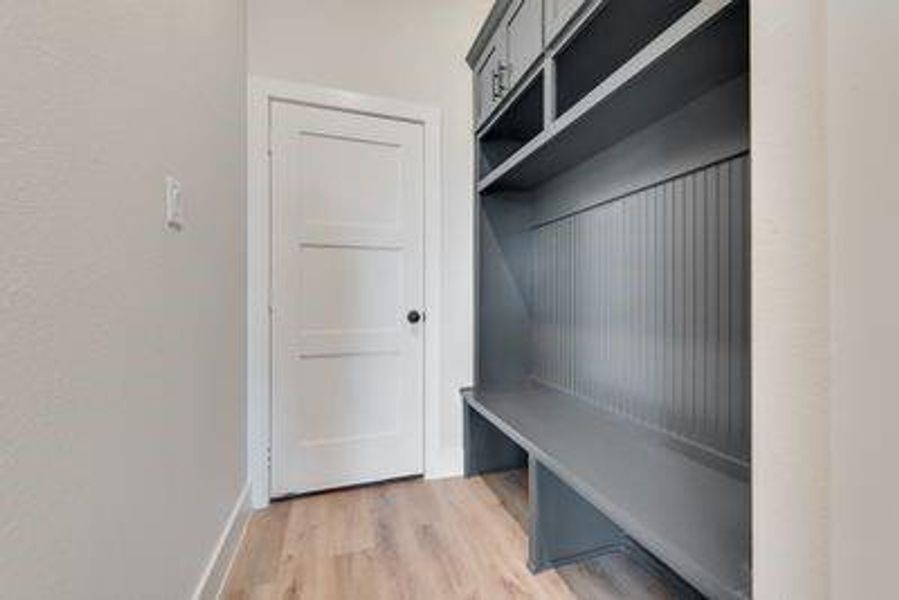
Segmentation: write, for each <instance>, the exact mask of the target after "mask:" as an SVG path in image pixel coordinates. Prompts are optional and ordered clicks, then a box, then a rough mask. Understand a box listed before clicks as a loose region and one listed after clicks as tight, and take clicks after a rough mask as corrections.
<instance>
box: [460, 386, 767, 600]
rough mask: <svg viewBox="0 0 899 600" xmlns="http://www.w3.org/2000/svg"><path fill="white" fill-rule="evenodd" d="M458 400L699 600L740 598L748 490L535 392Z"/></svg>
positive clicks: (583, 407) (577, 403)
mask: <svg viewBox="0 0 899 600" xmlns="http://www.w3.org/2000/svg"><path fill="white" fill-rule="evenodd" d="M463 397H464V398H465V401H466V403H467V405H468V406H469V407H471V408H472V409H474V410H475V411H477V412H478V413H480V414H481V415H482V416H483V417H484V418H485V419H486V420H488V421H490V422H491V423H493V425H494V426H496V427H497V429H499V430H501V431H502V432H503V433H504V434H505V435H508V436H509V437H510V438H511V439H512V440H513V441H514V442H515V443H516V444H518V445H520V446H521V447H522V448H524V449H525V450H527V451H528V453H529V454H530V456H531V458H532V460H536V461H538V462H539V463H540V464H541V465H543V466H545V467H546V468H547V469H549V470H550V471H552V473H553V474H554V476H555V477H557V478H558V479H559V480H561V481H562V482H563V483H564V484H565V485H568V486H570V487H571V488H572V489H573V490H574V491H576V492H577V493H578V494H579V495H580V496H581V497H582V498H584V499H585V500H586V501H587V502H589V503H590V504H592V505H593V506H595V507H596V508H598V509H599V510H600V511H601V512H602V513H603V514H604V515H605V516H606V517H608V518H609V519H610V520H611V521H612V522H613V523H615V524H616V525H617V526H618V527H620V528H621V529H623V530H624V531H625V532H626V533H627V534H628V535H629V536H631V537H632V538H634V539H635V540H636V541H637V542H638V543H640V544H641V545H643V546H644V547H645V548H646V549H647V550H649V551H650V552H651V553H653V554H654V555H655V556H657V557H659V558H660V559H661V560H662V561H664V562H665V563H667V564H668V565H670V566H671V567H672V568H673V569H674V570H675V571H676V572H677V573H678V574H679V575H681V576H683V577H684V579H686V580H687V581H688V582H690V583H691V584H692V585H694V586H696V588H697V589H699V590H700V591H701V592H703V593H704V594H706V595H707V596H708V597H711V598H734V599H736V598H747V597H748V596H749V585H750V567H749V556H750V517H751V515H750V487H749V483H748V482H746V481H744V480H742V479H740V478H737V477H734V476H732V475H729V474H727V473H726V472H724V471H722V470H720V469H719V468H717V467H715V466H712V465H709V464H707V463H705V462H703V461H698V460H693V459H692V458H690V457H688V456H686V455H685V454H683V453H682V452H679V451H677V450H675V449H672V447H671V445H670V444H667V443H665V442H664V440H662V439H660V438H659V437H658V436H654V435H652V434H650V433H648V432H646V430H645V429H643V428H641V427H638V426H635V425H632V424H629V423H630V421H628V420H627V419H621V418H618V417H615V416H613V415H612V414H611V413H608V412H606V411H602V410H598V409H596V408H595V407H594V406H591V405H590V404H588V403H586V402H583V401H582V400H580V399H578V398H575V397H573V396H571V395H568V394H563V393H561V392H558V391H555V390H552V389H549V388H545V387H542V386H539V385H538V386H531V387H523V388H521V389H519V390H516V391H514V392H505V393H494V392H488V391H485V390H463ZM538 508H539V506H538ZM601 539H602V538H600V539H599V540H597V541H601Z"/></svg>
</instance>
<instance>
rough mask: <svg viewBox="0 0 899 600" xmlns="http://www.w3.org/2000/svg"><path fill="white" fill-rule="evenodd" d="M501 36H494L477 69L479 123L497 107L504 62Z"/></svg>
mask: <svg viewBox="0 0 899 600" xmlns="http://www.w3.org/2000/svg"><path fill="white" fill-rule="evenodd" d="M498 38H499V36H498V35H496V36H494V41H493V42H492V43H491V44H490V45H488V46H487V49H486V50H484V54H483V56H482V58H481V62H480V63H479V64H478V66H477V67H476V68H475V73H476V81H477V98H478V104H477V107H478V122H481V121H483V120H484V119H486V118H487V117H488V116H489V115H490V112H491V111H492V110H493V107H494V106H496V103H497V100H498V97H497V91H498V90H497V87H496V86H497V77H498V76H499V66H500V62H501V60H502V56H501V53H502V48H501V45H500V43H499V41H498Z"/></svg>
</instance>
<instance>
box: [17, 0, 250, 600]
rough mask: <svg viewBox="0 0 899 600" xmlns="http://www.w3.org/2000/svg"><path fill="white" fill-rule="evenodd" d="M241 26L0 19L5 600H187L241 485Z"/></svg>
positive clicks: (195, 15)
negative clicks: (167, 212)
mask: <svg viewBox="0 0 899 600" xmlns="http://www.w3.org/2000/svg"><path fill="white" fill-rule="evenodd" d="M243 13H244V9H243V6H242V2H241V1H240V0H152V1H151V0H133V1H128V2H108V1H103V2H64V1H54V0H48V1H28V2H22V1H16V0H2V1H0V440H2V442H0V481H2V484H0V596H2V597H3V598H10V599H12V598H15V599H16V600H28V599H36V600H46V599H49V598H60V599H61V598H66V599H82V598H83V599H91V600H96V599H105V598H109V599H120V598H137V599H143V598H148V599H149V598H153V599H160V600H171V599H176V598H185V597H187V596H188V595H189V594H190V593H191V592H192V590H193V588H194V586H195V585H196V584H197V581H198V579H199V577H200V575H201V572H202V570H203V568H204V567H205V564H206V561H207V560H208V559H209V557H210V554H211V553H212V551H213V547H214V545H215V543H216V542H217V540H218V538H219V535H220V534H221V532H222V529H223V527H224V524H225V520H226V518H227V516H228V514H229V512H230V510H231V509H232V507H233V506H234V503H235V501H236V499H237V496H238V494H239V492H240V490H241V488H242V485H243V481H244V474H243V462H244V461H243V457H242V453H243V448H244V446H243V443H242V439H241V438H242V435H243V414H244V406H243V393H242V390H243V364H244V361H243V359H242V353H243V351H242V345H243V335H244V334H243V319H244V317H243V315H244V308H243V303H244V300H243V298H244V293H243V281H244V267H243V248H244V244H243V238H244V233H243V230H244V217H243V214H244V206H243V196H244V194H243V190H244V178H243V169H244V166H243V153H244V140H243V131H242V129H243V125H242V122H243V114H244V78H245V68H244V64H245V58H244V56H245V49H244V45H243V39H244V22H243V20H244V17H243ZM167 174H171V175H174V176H176V177H178V178H179V179H180V181H181V183H182V186H183V193H184V199H185V202H186V213H187V220H188V221H187V227H186V229H185V230H184V231H183V232H182V233H180V234H172V233H169V232H167V231H165V229H164V228H163V214H164V213H163V178H164V176H165V175H167Z"/></svg>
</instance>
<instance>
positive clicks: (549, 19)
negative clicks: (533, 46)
mask: <svg viewBox="0 0 899 600" xmlns="http://www.w3.org/2000/svg"><path fill="white" fill-rule="evenodd" d="M585 1H586V0H544V2H545V16H544V29H543V35H544V37H545V39H546V43H547V44H549V43H551V42H552V41H553V39H554V38H555V37H556V35H558V33H559V32H560V31H562V28H563V27H565V24H566V23H568V20H569V19H570V18H571V17H572V16H573V15H574V13H575V12H577V9H578V8H580V7H581V5H582V4H584V2H585Z"/></svg>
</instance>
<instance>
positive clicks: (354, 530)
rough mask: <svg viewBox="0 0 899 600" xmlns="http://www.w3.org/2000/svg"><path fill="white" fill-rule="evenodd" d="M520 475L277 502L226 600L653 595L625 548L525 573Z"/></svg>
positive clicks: (254, 534) (660, 590)
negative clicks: (612, 552) (595, 557)
mask: <svg viewBox="0 0 899 600" xmlns="http://www.w3.org/2000/svg"><path fill="white" fill-rule="evenodd" d="M526 519H527V488H526V472H510V473H500V474H491V475H487V476H484V477H475V478H471V479H448V480H441V481H427V482H426V481H422V480H410V481H400V482H394V483H387V484H382V485H377V486H371V487H363V488H355V489H350V490H343V491H337V492H331V493H327V494H320V495H315V496H308V497H304V498H298V499H295V500H290V501H284V502H278V503H275V504H273V505H272V506H271V507H270V508H268V509H267V510H265V511H262V512H259V513H258V514H256V515H254V517H253V519H252V521H251V522H250V524H249V527H248V530H247V534H246V537H245V538H244V542H243V545H242V547H241V550H240V552H239V553H238V556H237V558H236V559H235V563H234V566H233V568H232V570H231V574H230V577H229V580H228V583H227V585H226V588H225V592H224V594H223V598H224V599H225V600H289V599H299V598H303V599H306V598H311V599H315V600H332V599H335V600H344V599H352V600H355V599H364V600H374V599H384V600H394V599H409V600H419V599H422V600H437V599H444V598H445V599H456V598H459V599H484V600H500V599H504V598H547V599H556V598H559V599H568V598H577V599H591V600H592V599H596V600H605V599H609V600H611V599H618V598H636V599H640V600H643V599H647V600H649V599H664V598H676V597H677V594H676V593H674V592H672V591H671V590H670V589H669V588H668V587H666V584H665V581H664V580H662V579H661V578H659V577H658V576H656V575H655V574H653V573H652V572H650V571H648V570H646V569H644V568H643V567H642V566H641V564H639V563H637V562H635V561H633V560H631V559H630V558H628V557H627V556H625V555H610V556H604V557H601V558H598V559H595V560H593V561H590V562H588V563H582V564H580V565H575V566H569V567H564V568H562V569H558V570H550V571H545V572H543V573H540V574H539V575H533V574H531V573H530V572H529V571H528V569H527V567H526V565H525V560H526V556H527V536H526V533H525V530H524V527H523V526H524V524H526Z"/></svg>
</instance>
